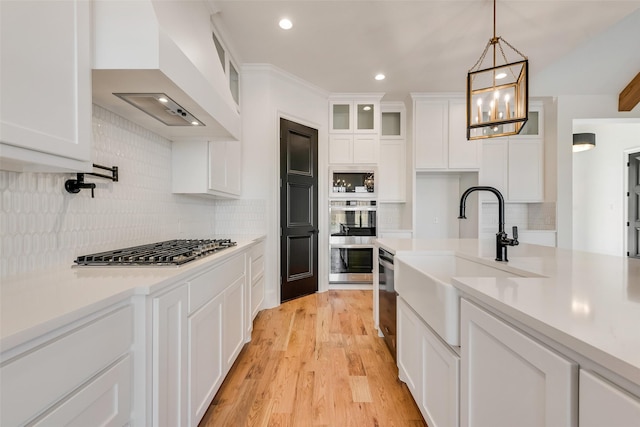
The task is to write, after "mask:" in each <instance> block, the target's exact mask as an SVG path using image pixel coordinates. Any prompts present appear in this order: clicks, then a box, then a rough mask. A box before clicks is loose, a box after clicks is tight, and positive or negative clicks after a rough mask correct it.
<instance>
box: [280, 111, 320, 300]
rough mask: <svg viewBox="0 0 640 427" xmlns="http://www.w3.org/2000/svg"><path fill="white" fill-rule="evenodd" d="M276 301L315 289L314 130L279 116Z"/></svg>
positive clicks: (315, 198) (316, 189)
mask: <svg viewBox="0 0 640 427" xmlns="http://www.w3.org/2000/svg"><path fill="white" fill-rule="evenodd" d="M280 236H281V237H280V259H281V264H280V300H281V302H284V301H287V300H290V299H293V298H298V297H301V296H303V295H308V294H312V293H314V292H317V291H318V131H317V130H316V129H312V128H310V127H307V126H303V125H301V124H298V123H294V122H291V121H289V120H285V119H280Z"/></svg>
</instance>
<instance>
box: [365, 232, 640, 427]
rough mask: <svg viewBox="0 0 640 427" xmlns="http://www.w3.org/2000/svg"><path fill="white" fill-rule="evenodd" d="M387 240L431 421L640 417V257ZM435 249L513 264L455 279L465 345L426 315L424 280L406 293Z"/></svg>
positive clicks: (416, 380)
mask: <svg viewBox="0 0 640 427" xmlns="http://www.w3.org/2000/svg"><path fill="white" fill-rule="evenodd" d="M378 245H379V246H381V247H384V248H386V249H388V250H391V251H392V252H395V256H396V260H397V261H396V271H395V275H396V289H397V290H398V293H399V304H398V346H399V350H398V366H399V375H400V377H401V379H402V380H404V381H406V382H407V384H408V386H409V388H410V390H411V391H412V393H413V394H414V398H415V399H416V402H417V403H418V406H419V407H420V408H421V410H422V411H423V414H424V415H425V418H426V419H427V422H428V423H429V425H430V426H432V425H433V426H435V427H437V426H440V425H462V426H471V425H479V426H482V425H487V424H490V425H492V426H499V425H514V424H513V422H515V420H517V425H521V426H523V425H548V426H555V425H574V426H575V425H580V426H591V425H598V422H602V421H603V420H607V423H606V425H611V426H615V427H627V426H629V427H632V426H638V425H640V328H639V327H638V325H640V260H634V259H627V258H622V257H611V256H604V255H597V254H590V253H584V252H574V251H568V250H562V249H557V248H551V247H542V246H536V245H526V244H522V245H520V246H517V247H509V248H508V250H509V262H508V263H501V262H497V261H494V257H495V241H494V240H475V239H460V240H417V239H378ZM434 255H437V256H444V255H448V256H456V257H459V258H461V259H464V260H465V261H472V262H475V263H478V264H481V265H483V266H486V267H491V268H497V269H498V270H500V271H501V273H506V274H501V276H503V277H471V276H470V275H468V274H465V276H466V277H457V278H456V277H455V276H453V277H452V278H451V279H450V282H451V285H452V286H453V287H454V289H455V290H456V292H457V293H458V295H459V300H460V301H461V303H460V305H459V306H457V307H456V309H458V310H459V313H460V315H459V316H458V319H456V320H457V322H458V323H457V324H455V325H454V327H455V328H456V331H459V344H460V347H457V346H456V345H455V344H456V343H455V342H454V343H453V345H452V343H451V341H452V340H451V339H450V337H446V336H443V335H442V334H441V333H440V332H439V331H440V330H441V329H442V328H441V326H440V325H438V324H433V325H430V324H429V321H431V322H433V320H431V319H430V318H429V315H428V314H424V306H425V305H428V304H429V303H430V302H429V301H426V300H425V298H426V297H424V296H423V297H420V296H417V294H411V293H410V292H409V291H411V290H412V289H415V286H417V285H416V284H415V283H414V285H413V287H407V286H405V287H404V289H405V290H406V292H405V294H407V293H409V295H408V297H407V298H406V299H405V298H403V283H401V282H402V277H403V265H404V266H405V267H404V269H405V270H409V269H415V270H416V271H419V270H420V269H422V271H423V272H425V276H424V277H425V282H424V283H427V282H428V277H427V274H428V271H427V267H425V262H424V258H426V257H430V256H434ZM483 268H484V267H483ZM437 275H438V273H437V272H436V276H437ZM485 276H486V274H485ZM505 276H506V277H505ZM522 276H524V277H522ZM405 277H407V276H406V275H405ZM439 277H442V275H440V276H439ZM417 282H420V281H417ZM440 292H442V289H441V290H440ZM405 296H407V295H405ZM421 312H422V313H423V314H422V315H421V314H420V313H421ZM436 323H437V322H436ZM448 326H449V327H451V325H448ZM403 327H404V331H403ZM403 338H404V343H403ZM417 343H422V345H418V344H417ZM403 349H404V351H403ZM443 372H446V375H445V374H443ZM434 381H435V382H437V389H439V390H440V392H438V391H437V390H434V388H435V387H434V386H436V385H435V384H434ZM443 395H448V396H449V398H448V399H444V398H443V397H442V396H443ZM434 396H436V397H434ZM434 399H437V400H436V401H435V402H434ZM434 403H435V404H434ZM442 408H445V409H442ZM446 408H448V409H446Z"/></svg>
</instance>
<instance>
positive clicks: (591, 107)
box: [556, 95, 640, 248]
mask: <svg viewBox="0 0 640 427" xmlns="http://www.w3.org/2000/svg"><path fill="white" fill-rule="evenodd" d="M556 107H557V111H558V121H557V150H558V151H557V162H558V164H557V166H558V170H557V179H558V201H557V212H558V215H557V218H556V220H557V227H558V247H560V248H572V246H573V159H574V155H573V151H572V148H571V146H572V143H573V121H574V119H589V120H593V119H603V118H604V119H606V118H627V119H631V118H640V105H638V106H636V108H634V109H633V111H630V112H618V96H617V95H582V96H578V95H565V96H559V97H558V98H557V102H556Z"/></svg>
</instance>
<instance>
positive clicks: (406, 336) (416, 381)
mask: <svg viewBox="0 0 640 427" xmlns="http://www.w3.org/2000/svg"><path fill="white" fill-rule="evenodd" d="M397 316H398V325H397V334H398V335H397V336H398V376H399V377H400V380H402V381H404V382H405V383H406V384H407V387H409V391H410V392H411V395H412V396H413V399H414V400H415V401H416V402H422V344H421V340H420V339H419V337H420V336H421V332H420V329H421V325H420V319H419V318H418V316H416V315H415V313H414V312H413V310H411V308H410V307H409V306H408V305H407V303H406V302H404V300H403V299H402V298H398V306H397Z"/></svg>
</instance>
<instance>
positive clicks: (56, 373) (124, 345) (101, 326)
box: [0, 306, 133, 426]
mask: <svg viewBox="0 0 640 427" xmlns="http://www.w3.org/2000/svg"><path fill="white" fill-rule="evenodd" d="M132 342H133V309H132V308H131V306H126V307H123V308H120V309H118V310H116V311H113V312H110V313H108V314H106V315H104V316H103V317H100V318H99V319H96V320H93V321H91V322H89V323H88V324H85V325H82V326H80V327H78V328H77V329H74V330H73V331H71V332H69V333H67V334H64V335H62V336H60V337H58V338H56V339H54V340H52V341H50V342H49V343H46V344H44V345H42V346H40V347H38V348H36V349H35V350H33V351H31V352H28V353H26V354H25V355H22V356H18V357H16V358H14V359H12V360H9V361H7V362H5V363H4V364H3V365H2V367H0V377H2V382H1V383H0V390H1V391H2V393H1V396H2V400H1V408H0V413H1V415H0V425H3V426H15V425H22V424H24V423H25V422H27V421H29V420H30V419H31V418H33V417H34V416H36V415H38V414H40V413H42V412H43V411H44V410H46V409H47V408H48V407H50V406H51V405H53V404H54V403H56V402H57V401H59V400H60V399H61V398H62V397H64V396H65V395H67V394H68V393H70V392H71V391H73V390H74V389H76V388H77V387H78V386H80V385H81V384H82V383H84V382H85V381H87V380H88V379H89V378H91V377H92V376H93V375H95V374H96V373H98V372H100V371H101V370H103V369H104V368H105V367H107V366H109V365H110V364H111V363H113V361H115V360H116V359H117V358H118V357H120V356H121V355H123V354H125V353H127V352H128V351H129V348H130V347H131V344H132Z"/></svg>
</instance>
